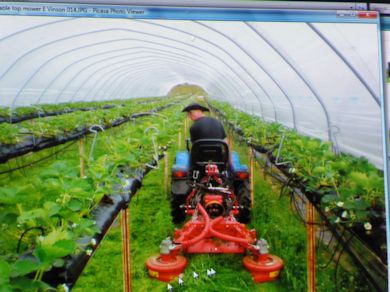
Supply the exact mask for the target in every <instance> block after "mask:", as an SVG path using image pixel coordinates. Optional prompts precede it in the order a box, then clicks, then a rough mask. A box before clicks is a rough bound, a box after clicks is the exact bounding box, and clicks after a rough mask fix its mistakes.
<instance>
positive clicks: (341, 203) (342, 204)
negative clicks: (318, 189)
mask: <svg viewBox="0 0 390 292" xmlns="http://www.w3.org/2000/svg"><path fill="white" fill-rule="evenodd" d="M336 205H337V207H342V206H344V202H341V201H339V202H337V204H336Z"/></svg>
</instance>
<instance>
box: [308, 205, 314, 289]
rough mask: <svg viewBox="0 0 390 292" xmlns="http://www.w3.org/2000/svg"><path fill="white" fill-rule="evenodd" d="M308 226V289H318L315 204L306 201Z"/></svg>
mask: <svg viewBox="0 0 390 292" xmlns="http://www.w3.org/2000/svg"><path fill="white" fill-rule="evenodd" d="M306 222H307V223H306V228H307V291H308V292H315V291H316V241H315V225H314V206H313V204H312V203H311V202H310V201H307V202H306Z"/></svg>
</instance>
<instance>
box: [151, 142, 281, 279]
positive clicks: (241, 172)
mask: <svg viewBox="0 0 390 292" xmlns="http://www.w3.org/2000/svg"><path fill="white" fill-rule="evenodd" d="M171 190H172V191H171V214H172V218H173V222H174V223H180V222H183V221H184V220H185V219H186V217H187V216H191V217H190V220H188V221H187V222H186V223H184V225H183V227H182V228H181V229H175V231H174V235H173V239H172V238H170V237H168V238H167V239H164V240H163V241H162V243H161V245H160V254H159V255H156V256H152V257H150V258H149V259H148V260H147V261H146V267H147V269H148V272H149V275H150V276H151V277H153V278H156V279H158V280H160V281H164V282H171V281H173V280H175V279H176V278H177V277H178V276H179V275H180V274H182V273H183V271H184V269H185V267H186V265H187V263H188V262H187V259H186V258H185V257H184V256H183V255H182V254H185V253H187V254H191V253H240V254H246V255H245V256H244V258H243V265H244V266H245V268H246V269H248V270H249V272H250V273H251V274H252V278H253V280H254V282H257V283H261V282H267V281H272V280H275V279H276V278H277V277H278V276H279V274H280V270H281V269H282V268H283V261H282V260H281V259H280V258H279V257H277V256H274V255H271V254H269V253H268V244H267V242H266V241H265V240H264V239H258V238H257V236H256V230H254V229H252V230H249V229H247V227H246V226H245V224H244V223H248V222H249V220H250V207H251V199H250V188H249V171H248V168H247V166H245V165H241V164H240V161H239V157H238V155H237V153H236V152H232V153H231V155H230V154H229V148H228V146H227V144H226V143H225V142H224V141H222V140H214V139H202V140H198V141H196V142H195V143H194V144H193V146H192V149H191V151H185V152H178V153H176V161H175V164H174V166H173V169H172V188H171Z"/></svg>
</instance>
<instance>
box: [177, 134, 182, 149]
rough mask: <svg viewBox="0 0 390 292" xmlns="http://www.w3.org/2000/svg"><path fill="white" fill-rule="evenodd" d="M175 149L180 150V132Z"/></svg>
mask: <svg viewBox="0 0 390 292" xmlns="http://www.w3.org/2000/svg"><path fill="white" fill-rule="evenodd" d="M177 149H178V150H181V131H179V134H178V135H177Z"/></svg>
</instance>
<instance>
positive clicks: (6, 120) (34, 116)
mask: <svg viewBox="0 0 390 292" xmlns="http://www.w3.org/2000/svg"><path fill="white" fill-rule="evenodd" d="M114 107H116V106H115V105H113V104H106V105H103V106H101V107H84V108H74V109H64V110H60V111H53V112H45V111H44V112H35V113H31V114H28V115H23V116H17V115H15V116H9V117H4V116H0V123H10V124H16V123H20V122H23V121H27V120H32V119H37V118H44V117H52V116H60V115H63V114H68V113H73V112H77V111H82V112H87V111H93V110H102V109H103V110H105V109H112V108H114Z"/></svg>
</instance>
